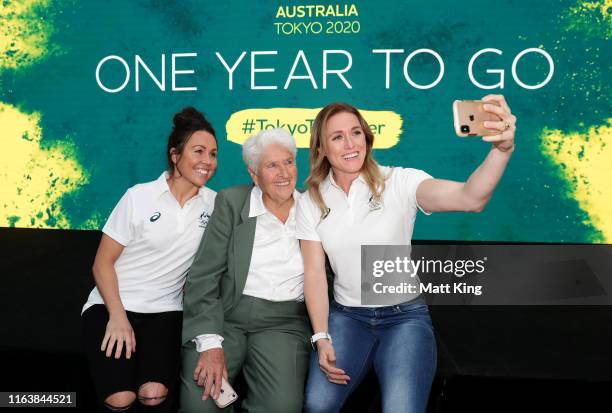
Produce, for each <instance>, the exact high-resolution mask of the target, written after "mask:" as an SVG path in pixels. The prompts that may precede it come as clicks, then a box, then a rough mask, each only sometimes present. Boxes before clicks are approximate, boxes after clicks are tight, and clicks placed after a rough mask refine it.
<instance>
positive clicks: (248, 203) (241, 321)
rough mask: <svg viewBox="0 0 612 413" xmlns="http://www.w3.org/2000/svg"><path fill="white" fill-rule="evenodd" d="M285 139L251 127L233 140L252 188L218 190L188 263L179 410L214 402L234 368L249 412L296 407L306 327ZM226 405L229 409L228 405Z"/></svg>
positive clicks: (207, 408)
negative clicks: (244, 389) (241, 143)
mask: <svg viewBox="0 0 612 413" xmlns="http://www.w3.org/2000/svg"><path fill="white" fill-rule="evenodd" d="M295 154H296V146H295V141H294V140H293V137H292V136H291V135H290V134H289V133H288V132H286V131H284V130H282V129H273V130H267V131H263V132H260V133H259V134H257V135H255V136H252V137H251V138H249V139H248V140H247V141H246V142H245V143H244V146H243V157H244V160H245V162H246V164H247V166H248V171H249V174H250V175H251V177H252V179H253V182H254V183H255V186H252V185H248V186H247V185H244V186H236V187H232V188H228V189H225V190H223V191H220V192H219V194H218V196H217V199H216V202H215V212H214V214H213V215H212V217H211V219H210V223H209V226H208V230H207V232H206V234H205V236H204V239H203V240H202V244H201V245H200V248H199V251H198V254H197V256H196V259H195V261H194V263H193V266H192V267H191V270H190V271H189V275H188V277H187V284H186V290H185V313H184V322H183V353H182V359H183V369H182V373H181V397H180V400H181V411H183V412H194V413H196V412H197V413H201V412H214V411H219V410H220V409H219V408H218V407H217V406H216V405H215V403H214V402H213V400H212V399H211V397H212V398H213V399H216V398H218V397H219V394H220V383H221V380H222V377H225V378H229V381H230V383H232V382H233V381H234V379H235V378H236V376H237V375H238V373H239V372H240V371H241V370H242V372H243V374H244V378H245V380H246V384H247V386H248V394H246V395H245V396H246V398H245V400H244V402H243V405H242V407H243V409H245V410H247V411H249V412H266V413H274V412H279V413H291V412H301V410H302V401H303V392H304V381H305V378H306V372H307V368H308V357H309V344H308V337H309V336H310V328H309V324H308V318H307V314H306V306H305V305H304V302H303V283H304V267H303V263H302V255H301V254H300V246H299V243H298V240H297V238H296V237H295V207H296V202H297V201H298V198H299V196H300V194H299V193H298V192H297V191H296V190H295V182H296V178H297V168H296V165H295ZM230 409H231V408H230Z"/></svg>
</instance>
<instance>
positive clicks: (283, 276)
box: [243, 186, 304, 301]
mask: <svg viewBox="0 0 612 413" xmlns="http://www.w3.org/2000/svg"><path fill="white" fill-rule="evenodd" d="M300 196H301V194H300V193H299V192H298V191H293V200H294V204H293V206H292V207H291V210H290V211H289V217H288V218H287V221H285V223H284V224H283V223H282V222H281V221H280V220H279V219H278V218H277V217H276V216H274V215H273V214H272V213H271V212H270V211H268V209H267V208H266V206H265V205H264V203H263V193H262V192H261V189H259V187H257V186H256V187H254V188H253V190H252V191H251V199H250V206H249V217H256V219H257V226H256V227H255V241H254V242H253V252H252V254H251V263H250V265H249V272H248V275H247V279H246V283H245V286H244V290H243V294H246V295H250V296H252V297H257V298H263V299H264V300H269V301H303V300H304V261H303V260H302V253H301V251H300V242H299V241H298V239H297V238H296V237H295V210H296V205H297V203H298V201H299V198H300Z"/></svg>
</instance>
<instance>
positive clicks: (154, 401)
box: [138, 382, 168, 406]
mask: <svg viewBox="0 0 612 413" xmlns="http://www.w3.org/2000/svg"><path fill="white" fill-rule="evenodd" d="M166 396H168V389H167V388H166V386H164V385H163V384H161V383H157V382H148V383H145V384H143V385H142V386H140V389H138V401H139V402H140V403H141V404H144V405H145V406H157V405H158V404H160V403H162V402H163V401H164V400H166Z"/></svg>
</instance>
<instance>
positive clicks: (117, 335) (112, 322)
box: [100, 313, 136, 359]
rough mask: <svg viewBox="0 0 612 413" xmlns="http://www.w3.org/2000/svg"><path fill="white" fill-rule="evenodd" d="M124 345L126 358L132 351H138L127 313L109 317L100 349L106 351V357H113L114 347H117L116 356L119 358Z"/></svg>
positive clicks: (130, 355) (129, 356)
mask: <svg viewBox="0 0 612 413" xmlns="http://www.w3.org/2000/svg"><path fill="white" fill-rule="evenodd" d="M124 346H125V358H127V359H129V358H131V357H132V353H134V352H136V336H135V335H134V330H133V329H132V325H131V324H130V321H129V320H128V318H127V316H126V315H125V313H123V314H121V315H118V316H111V317H110V318H109V320H108V323H106V332H105V333H104V338H103V339H102V346H101V347H100V350H101V351H105V352H106V357H111V356H112V354H113V348H115V347H116V348H115V358H116V359H118V358H120V357H121V353H122V352H123V347H124Z"/></svg>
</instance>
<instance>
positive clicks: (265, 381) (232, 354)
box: [180, 295, 310, 413]
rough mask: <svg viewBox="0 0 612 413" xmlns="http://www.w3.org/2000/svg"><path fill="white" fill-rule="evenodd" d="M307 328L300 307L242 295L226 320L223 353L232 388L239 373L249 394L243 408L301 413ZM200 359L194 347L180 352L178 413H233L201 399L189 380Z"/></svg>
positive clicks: (254, 411)
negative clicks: (241, 374)
mask: <svg viewBox="0 0 612 413" xmlns="http://www.w3.org/2000/svg"><path fill="white" fill-rule="evenodd" d="M309 337H310V326H309V322H308V315H307V311H306V306H305V304H304V303H301V302H295V301H283V302H274V301H268V300H263V299H260V298H255V297H250V296H247V295H243V296H242V298H241V299H240V301H239V302H238V304H237V305H236V307H235V308H234V309H233V310H232V311H231V312H230V314H229V315H227V316H226V317H225V320H224V328H223V338H224V341H223V351H224V354H225V364H226V368H227V371H228V374H229V381H230V383H234V380H235V379H236V376H237V375H238V373H239V372H240V371H241V370H242V372H243V375H244V378H245V381H246V384H247V387H248V391H247V394H240V396H241V397H242V398H243V402H242V409H244V410H245V411H248V412H252V413H257V412H265V413H274V412H278V413H291V412H296V413H298V412H301V411H302V405H303V399H304V383H305V380H306V374H307V371H308V360H309V357H310V344H309ZM199 356H200V354H199V353H198V352H197V351H196V349H195V343H192V342H190V343H188V344H186V345H184V346H183V349H182V369H181V389H180V393H181V395H180V401H181V410H180V411H181V412H185V413H207V412H233V411H235V408H236V407H237V406H234V404H235V403H234V404H232V405H230V406H228V407H226V408H225V409H219V408H218V407H217V406H216V405H215V403H214V401H213V400H212V398H208V400H202V392H203V389H202V387H199V386H198V385H197V383H196V382H195V381H194V380H193V371H194V370H195V366H196V364H197V362H198V359H199Z"/></svg>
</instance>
